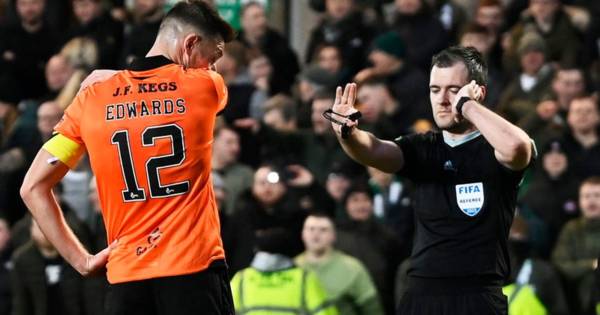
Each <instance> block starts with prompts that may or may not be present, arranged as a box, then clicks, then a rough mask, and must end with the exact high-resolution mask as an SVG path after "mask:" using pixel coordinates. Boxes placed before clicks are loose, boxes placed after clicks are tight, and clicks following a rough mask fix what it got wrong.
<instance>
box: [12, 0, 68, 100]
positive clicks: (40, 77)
mask: <svg viewBox="0 0 600 315" xmlns="http://www.w3.org/2000/svg"><path fill="white" fill-rule="evenodd" d="M45 5H46V0H16V9H17V14H18V18H19V23H17V24H15V25H8V26H5V27H2V28H0V77H3V76H8V77H10V78H11V80H15V81H16V82H20V83H22V84H20V85H19V86H16V87H15V89H16V94H17V100H22V99H26V98H38V97H40V96H43V95H44V94H46V91H47V87H46V82H45V80H44V65H45V64H46V61H47V60H48V59H49V58H50V56H52V54H54V53H55V52H56V49H57V48H58V47H57V44H58V40H57V39H58V38H57V35H56V33H55V32H54V31H53V30H51V29H50V27H49V26H48V25H47V24H46V23H45V22H44V19H43V15H44V9H45ZM25 87H26V88H25Z"/></svg>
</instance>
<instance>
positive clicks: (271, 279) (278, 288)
mask: <svg viewBox="0 0 600 315" xmlns="http://www.w3.org/2000/svg"><path fill="white" fill-rule="evenodd" d="M231 290H232V293H233V302H234V305H235V310H236V314H237V315H279V314H281V315H290V314H298V315H337V314H338V312H337V309H336V308H335V306H333V303H331V302H329V301H328V300H327V295H326V293H325V290H324V289H323V287H322V286H321V283H320V282H319V280H318V279H317V277H316V276H315V274H314V273H312V272H310V271H307V270H303V269H300V268H297V267H294V268H290V269H285V270H278V271H273V272H261V271H258V270H256V269H254V268H246V269H244V270H242V271H240V272H238V273H237V274H236V275H235V276H234V277H233V279H232V280H231Z"/></svg>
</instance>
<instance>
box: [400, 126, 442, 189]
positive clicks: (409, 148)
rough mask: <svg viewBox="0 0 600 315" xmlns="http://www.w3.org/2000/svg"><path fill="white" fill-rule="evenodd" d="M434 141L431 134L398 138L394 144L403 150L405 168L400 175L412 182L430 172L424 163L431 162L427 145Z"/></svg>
mask: <svg viewBox="0 0 600 315" xmlns="http://www.w3.org/2000/svg"><path fill="white" fill-rule="evenodd" d="M432 141H434V140H433V139H431V135H430V134H426V135H422V134H412V135H408V136H401V137H398V138H396V139H395V140H394V142H395V143H396V144H397V145H398V146H399V147H400V149H401V150H402V156H403V158H404V166H403V167H402V169H401V170H400V171H398V175H400V176H402V177H406V178H409V179H412V180H414V179H417V178H419V176H422V175H424V173H425V172H426V171H427V170H428V168H427V167H426V165H425V164H424V163H425V162H427V161H429V160H430V159H429V157H428V154H427V152H428V147H429V146H428V145H427V144H428V143H430V142H432Z"/></svg>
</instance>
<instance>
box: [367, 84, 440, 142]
mask: <svg viewBox="0 0 600 315" xmlns="http://www.w3.org/2000/svg"><path fill="white" fill-rule="evenodd" d="M357 100H358V107H357V109H359V110H360V111H361V113H362V115H363V116H362V120H361V126H362V128H363V129H365V130H368V131H371V132H373V133H374V134H375V135H377V136H378V137H380V138H382V139H394V138H396V137H398V136H401V135H405V134H407V133H409V132H410V131H412V130H413V126H414V124H415V123H416V122H417V121H418V120H421V119H427V118H430V117H431V108H429V107H428V106H420V105H421V104H415V103H406V102H400V101H398V99H397V98H396V96H395V95H394V91H392V90H391V89H390V87H389V86H388V85H387V84H386V81H385V79H384V78H381V77H372V78H370V79H367V80H365V81H363V82H362V83H361V85H360V87H359V89H358V95H357Z"/></svg>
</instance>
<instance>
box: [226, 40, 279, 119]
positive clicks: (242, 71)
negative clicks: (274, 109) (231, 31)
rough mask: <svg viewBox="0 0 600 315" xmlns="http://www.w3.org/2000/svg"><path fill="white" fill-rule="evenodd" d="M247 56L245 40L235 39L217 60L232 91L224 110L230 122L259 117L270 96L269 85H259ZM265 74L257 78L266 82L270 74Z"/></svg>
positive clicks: (229, 89)
mask: <svg viewBox="0 0 600 315" xmlns="http://www.w3.org/2000/svg"><path fill="white" fill-rule="evenodd" d="M248 55H249V52H248V50H247V48H246V47H245V46H244V45H243V44H242V43H240V42H239V41H233V42H230V43H227V44H225V50H224V52H223V57H221V58H220V59H219V60H218V61H217V62H216V67H217V71H218V72H219V73H220V74H221V75H222V76H223V80H225V84H227V90H228V92H229V98H228V101H227V107H225V109H224V110H223V115H224V116H225V119H226V120H227V121H228V122H232V121H234V120H235V119H238V118H245V117H253V118H255V119H260V117H261V116H262V109H261V106H262V105H263V103H264V102H265V101H266V99H267V97H268V96H267V94H268V92H269V91H268V84H266V86H260V87H259V86H257V85H255V81H254V80H253V78H252V77H251V76H250V73H249V71H248V63H249V60H248V58H249V56H248ZM259 61H260V60H259ZM256 62H257V61H256V60H255V61H254V64H253V67H254V69H253V71H254V72H256V66H257V64H256ZM268 71H272V70H268ZM255 75H256V74H255ZM259 76H260V75H259ZM262 76H263V77H265V78H264V79H260V78H259V79H258V80H259V81H264V82H265V83H267V82H268V80H269V76H270V74H269V73H267V74H262ZM259 85H260V84H259Z"/></svg>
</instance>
